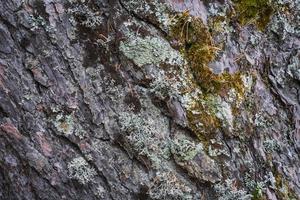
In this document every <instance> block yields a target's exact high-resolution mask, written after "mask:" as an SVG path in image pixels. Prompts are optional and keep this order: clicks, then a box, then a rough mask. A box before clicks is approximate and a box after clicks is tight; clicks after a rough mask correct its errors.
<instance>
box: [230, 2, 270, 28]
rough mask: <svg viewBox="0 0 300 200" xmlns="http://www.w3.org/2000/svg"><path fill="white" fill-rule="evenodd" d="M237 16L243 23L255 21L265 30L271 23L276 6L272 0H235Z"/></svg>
mask: <svg viewBox="0 0 300 200" xmlns="http://www.w3.org/2000/svg"><path fill="white" fill-rule="evenodd" d="M233 2H234V7H235V9H236V12H237V17H238V20H239V22H240V23H241V24H242V25H245V24H248V23H253V24H255V25H256V26H257V27H258V29H259V30H264V29H265V27H266V26H267V24H268V23H269V21H270V19H271V16H272V14H273V13H274V8H273V7H272V6H271V2H270V0H233Z"/></svg>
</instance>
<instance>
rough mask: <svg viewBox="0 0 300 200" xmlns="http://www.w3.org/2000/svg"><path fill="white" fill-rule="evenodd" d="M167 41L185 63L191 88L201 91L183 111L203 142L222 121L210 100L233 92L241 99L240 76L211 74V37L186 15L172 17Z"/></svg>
mask: <svg viewBox="0 0 300 200" xmlns="http://www.w3.org/2000/svg"><path fill="white" fill-rule="evenodd" d="M170 40H171V41H172V43H175V44H177V45H176V47H177V48H178V49H179V50H180V52H181V53H182V55H183V57H184V58H185V59H186V60H187V62H188V65H189V67H190V71H191V72H192V74H193V77H194V80H193V81H195V83H196V86H195V87H196V88H197V87H199V88H200V89H201V91H202V94H201V95H199V96H198V99H195V100H193V102H192V103H191V104H190V106H189V108H188V109H187V118H188V121H189V126H190V127H191V129H192V130H193V131H194V132H195V133H196V135H197V136H198V137H199V138H200V139H201V140H202V139H205V138H206V140H207V134H205V135H204V134H203V133H213V132H215V131H216V129H218V128H220V127H221V125H222V122H221V120H222V119H220V117H218V115H217V108H216V106H217V105H216V103H213V101H212V98H210V97H211V96H214V97H216V96H220V97H225V96H228V92H229V91H230V90H231V89H235V91H236V92H237V96H238V98H242V97H243V96H244V93H245V87H244V82H243V79H242V74H241V73H239V72H238V73H235V74H230V73H228V72H224V73H222V74H215V73H213V72H212V71H211V70H210V68H209V66H208V64H209V63H210V62H212V61H214V60H215V57H216V54H217V51H218V50H219V48H218V47H216V46H215V45H214V43H213V39H212V36H211V34H210V32H209V30H208V28H207V27H206V25H205V24H204V23H203V22H202V20H201V19H200V18H197V17H193V16H190V15H189V13H188V12H183V13H181V14H178V15H176V16H175V17H174V23H173V25H172V27H171V30H170ZM174 41H176V42H174ZM202 141H203V140H202Z"/></svg>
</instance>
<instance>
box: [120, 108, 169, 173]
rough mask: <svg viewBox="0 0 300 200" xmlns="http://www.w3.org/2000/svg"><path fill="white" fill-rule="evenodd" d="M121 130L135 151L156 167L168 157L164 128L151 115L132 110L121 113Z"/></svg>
mask: <svg viewBox="0 0 300 200" xmlns="http://www.w3.org/2000/svg"><path fill="white" fill-rule="evenodd" d="M119 122H120V125H121V132H122V134H123V136H124V138H125V139H126V140H127V142H128V143H129V145H130V147H129V148H132V149H133V151H135V152H136V153H137V154H138V155H139V156H146V157H147V158H148V159H149V160H150V161H151V165H152V166H153V167H154V168H159V167H160V165H161V162H162V159H166V158H168V155H169V153H168V152H169V145H168V142H167V140H166V139H165V140H163V139H162V137H164V136H163V132H164V131H163V130H162V129H160V131H159V127H160V126H159V125H158V124H157V122H155V121H154V119H152V118H151V117H149V116H142V115H140V114H134V113H130V112H122V113H120V114H119Z"/></svg>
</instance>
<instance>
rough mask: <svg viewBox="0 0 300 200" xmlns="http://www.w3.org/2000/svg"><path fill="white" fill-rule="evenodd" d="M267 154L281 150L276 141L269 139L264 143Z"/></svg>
mask: <svg viewBox="0 0 300 200" xmlns="http://www.w3.org/2000/svg"><path fill="white" fill-rule="evenodd" d="M263 145H264V148H265V150H266V152H268V153H272V152H274V151H278V150H280V145H279V144H278V142H277V141H276V140H274V139H267V140H265V141H264V142H263Z"/></svg>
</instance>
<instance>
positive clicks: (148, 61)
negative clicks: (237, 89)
mask: <svg viewBox="0 0 300 200" xmlns="http://www.w3.org/2000/svg"><path fill="white" fill-rule="evenodd" d="M275 2H284V3H285V5H286V6H287V7H288V10H289V12H286V13H283V12H280V11H278V12H274V14H273V15H272V17H271V19H270V22H269V23H268V25H267V27H266V28H265V30H264V31H259V30H257V28H256V27H255V26H253V25H251V24H246V25H244V26H241V25H239V24H238V22H236V21H235V20H232V21H230V22H228V23H227V24H226V25H224V27H225V28H224V29H222V31H221V33H219V35H215V37H214V38H213V39H214V40H215V41H216V43H217V42H218V41H221V40H222V41H224V44H225V45H224V48H223V50H222V52H221V53H219V54H218V56H217V57H216V59H215V60H214V61H212V62H211V63H210V64H209V66H210V68H211V70H212V71H214V73H221V72H225V71H228V72H229V73H236V72H237V71H240V72H243V73H244V72H245V74H247V76H246V75H245V76H243V80H245V81H244V85H245V91H246V92H245V95H244V96H243V100H241V102H240V105H239V106H238V107H237V110H238V114H234V111H233V109H231V108H233V106H232V105H233V104H236V102H238V101H239V100H238V99H237V97H236V96H237V95H236V96H235V95H233V97H232V96H230V95H227V94H226V95H224V96H222V95H217V94H212V95H210V97H209V98H211V99H213V100H211V102H210V103H207V102H205V103H204V105H207V107H209V106H210V107H209V109H210V108H211V106H212V107H213V108H211V109H212V110H213V111H214V113H210V115H213V116H215V117H216V118H217V119H218V120H219V121H220V123H221V125H220V127H217V128H216V129H214V133H213V136H212V134H208V133H207V134H206V132H205V130H204V129H201V123H199V126H200V128H199V130H200V131H199V132H201V133H203V134H202V135H201V136H203V135H204V136H207V137H198V135H197V133H195V132H196V131H195V128H194V127H193V126H192V125H191V123H190V122H189V118H188V111H189V109H190V108H191V107H189V106H190V105H191V104H192V103H193V102H194V100H193V99H194V98H195V97H194V96H195V95H198V92H199V93H201V91H200V90H201V89H200V88H197V87H196V88H193V89H192V91H189V92H188V93H184V92H182V91H183V90H185V89H184V88H190V85H193V84H191V82H192V81H191V80H193V79H194V78H195V77H193V76H192V75H191V74H190V71H189V63H188V62H187V61H185V58H184V56H183V55H182V54H181V53H180V50H178V49H176V44H175V42H174V41H172V39H170V26H171V25H170V20H172V15H173V16H174V15H176V14H178V13H182V12H184V11H185V10H190V13H189V14H190V15H191V16H194V17H198V18H200V19H201V20H202V21H203V22H204V24H206V25H207V27H209V26H210V25H209V19H211V18H212V17H213V16H214V15H218V13H220V12H223V11H222V9H233V6H232V5H233V3H232V2H231V1H227V0H225V1H217V0H216V1H212V2H209V1H196V0H194V1H185V0H182V1H179V0H178V1H175V0H174V1H171V0H166V1H159V0H153V1H150V0H140V1H138V0H68V1H67V0H1V1H0V199H3V200H15V199H16V200H17V199H18V200H23V199H24V200H25V199H26V200H33V199H48V200H53V199H68V200H70V199H74V200H75V199H80V200H81V199H84V200H85V199H86V200H88V199H116V200H119V199H208V200H210V199H211V200H213V199H221V200H231V199H232V200H235V199H271V200H276V199H278V200H279V199H300V157H299V153H300V124H299V123H300V85H299V83H300V62H299V57H300V52H299V49H300V48H299V47H300V38H299V33H300V30H299V10H300V2H299V1H298V0H291V1H275ZM213 8H214V10H213ZM191 19H192V18H191ZM183 28H184V27H183ZM213 31H214V30H213ZM178 34H180V33H178ZM237 60H238V61H239V62H237ZM191 77H192V78H191ZM193 87H194V86H193ZM182 88H183V89H182ZM231 91H233V90H231ZM233 93H234V91H233ZM200 96H201V95H200ZM203 101H206V100H203ZM208 104H209V105H208ZM213 111H211V112H213ZM196 112H198V111H196V110H195V112H194V114H195V113H196ZM195 115H196V114H195Z"/></svg>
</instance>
